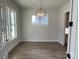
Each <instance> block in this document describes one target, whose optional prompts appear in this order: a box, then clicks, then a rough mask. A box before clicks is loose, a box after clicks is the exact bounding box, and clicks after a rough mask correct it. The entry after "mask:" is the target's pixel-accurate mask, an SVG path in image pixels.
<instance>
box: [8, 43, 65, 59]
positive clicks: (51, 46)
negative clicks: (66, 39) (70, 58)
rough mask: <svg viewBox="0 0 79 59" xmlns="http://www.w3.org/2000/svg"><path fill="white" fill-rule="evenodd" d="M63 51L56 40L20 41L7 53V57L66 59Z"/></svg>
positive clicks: (15, 58) (16, 58)
mask: <svg viewBox="0 0 79 59" xmlns="http://www.w3.org/2000/svg"><path fill="white" fill-rule="evenodd" d="M65 52H66V49H65V48H64V47H63V46H62V45H61V44H59V43H57V42H55V43H54V42H51V43H48V42H46V43H45V42H42V43H40V42H37V43H36V42H21V43H20V44H18V45H17V46H16V47H15V48H14V49H13V50H12V51H11V52H10V53H9V59H66V58H65V57H66V56H65Z"/></svg>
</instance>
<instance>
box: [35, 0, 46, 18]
mask: <svg viewBox="0 0 79 59" xmlns="http://www.w3.org/2000/svg"><path fill="white" fill-rule="evenodd" d="M41 5H42V4H41V0H40V8H39V9H37V10H36V16H40V17H41V16H45V10H44V9H43V8H42V7H41Z"/></svg>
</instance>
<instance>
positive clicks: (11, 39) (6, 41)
mask: <svg viewBox="0 0 79 59" xmlns="http://www.w3.org/2000/svg"><path fill="white" fill-rule="evenodd" d="M16 39H17V37H16V38H14V39H11V40H9V41H6V44H8V43H10V42H12V41H13V40H16Z"/></svg>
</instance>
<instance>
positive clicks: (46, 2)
mask: <svg viewBox="0 0 79 59" xmlns="http://www.w3.org/2000/svg"><path fill="white" fill-rule="evenodd" d="M14 1H15V2H16V3H17V4H19V5H20V6H21V7H24V8H38V7H39V6H40V0H14ZM68 1H69V0H41V2H42V3H41V6H42V7H43V8H58V7H61V6H62V5H64V4H65V3H67V2H68Z"/></svg>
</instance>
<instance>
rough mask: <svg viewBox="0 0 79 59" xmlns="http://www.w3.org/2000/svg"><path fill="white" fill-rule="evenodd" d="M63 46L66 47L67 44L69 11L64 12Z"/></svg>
mask: <svg viewBox="0 0 79 59" xmlns="http://www.w3.org/2000/svg"><path fill="white" fill-rule="evenodd" d="M64 35H65V37H64V40H65V42H64V46H65V48H67V45H68V35H69V11H68V12H66V13H65V33H64Z"/></svg>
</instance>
